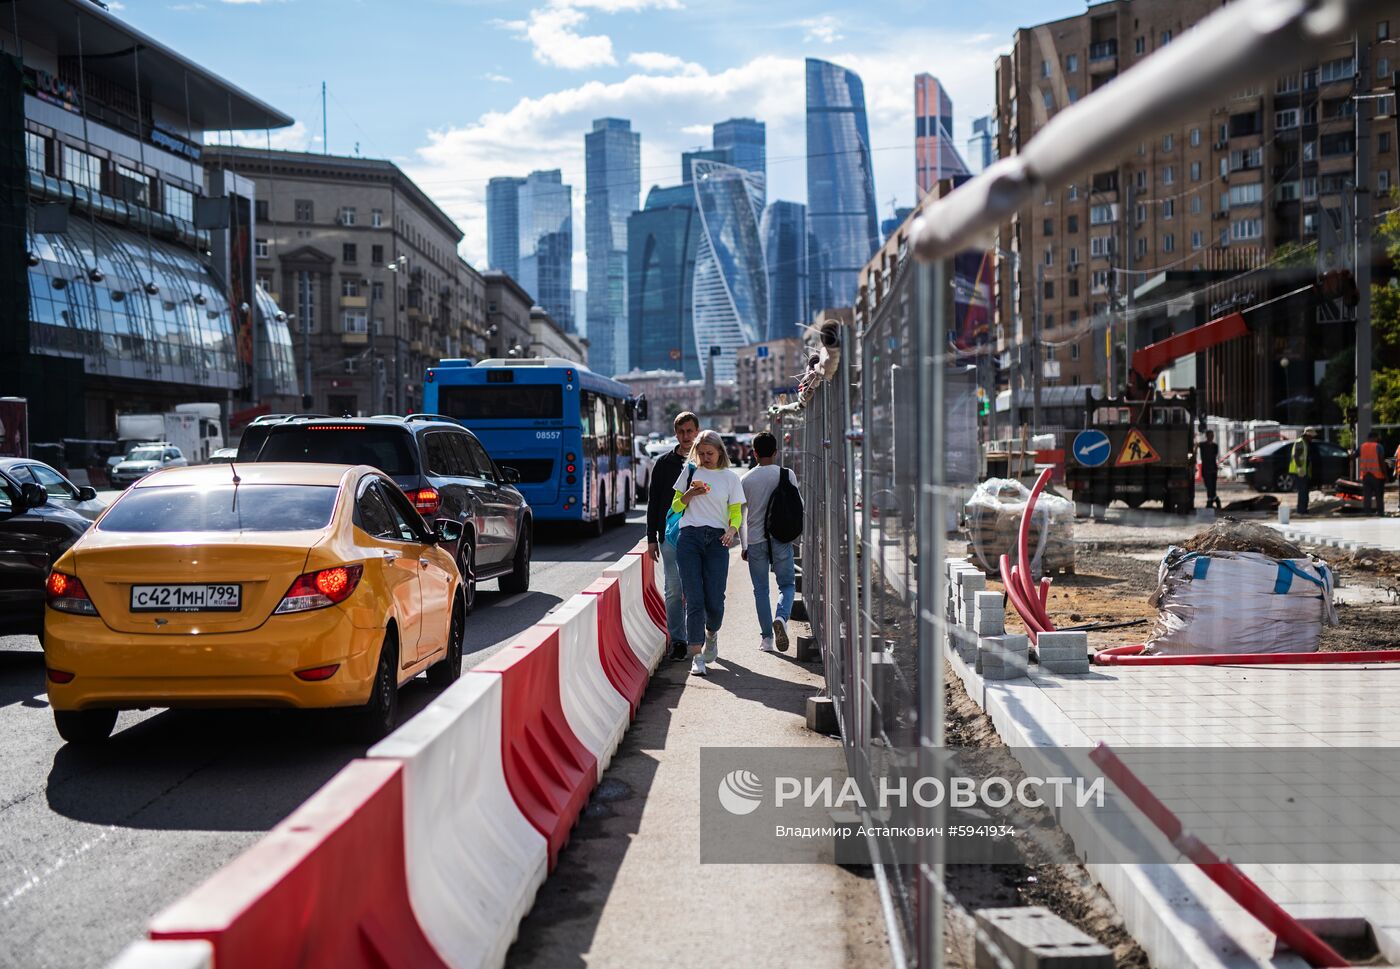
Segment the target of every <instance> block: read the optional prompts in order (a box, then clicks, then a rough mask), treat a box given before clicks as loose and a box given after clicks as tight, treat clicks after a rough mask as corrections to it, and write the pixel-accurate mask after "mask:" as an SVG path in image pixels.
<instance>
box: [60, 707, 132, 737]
mask: <svg viewBox="0 0 1400 969" xmlns="http://www.w3.org/2000/svg"><path fill="white" fill-rule="evenodd" d="M53 720H54V724H55V725H56V726H57V727H58V735H59V736H60V737H62V738H63V739H64V740H66V741H68V742H69V743H70V744H98V743H101V742H102V741H104V740H106V739H107V738H108V737H110V736H111V735H112V728H113V727H115V726H116V725H117V711H115V710H55V711H54V712H53Z"/></svg>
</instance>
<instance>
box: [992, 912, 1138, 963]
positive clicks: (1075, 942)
mask: <svg viewBox="0 0 1400 969" xmlns="http://www.w3.org/2000/svg"><path fill="white" fill-rule="evenodd" d="M974 914H975V916H976V918H977V927H978V928H979V929H981V930H982V932H981V934H980V935H979V937H978V939H977V957H976V959H977V961H976V965H977V969H1000V967H1001V966H1002V965H1003V964H1002V962H1001V961H1000V960H999V959H998V958H997V957H996V954H994V953H993V950H992V947H995V950H996V953H999V954H1000V955H1001V956H1002V957H1003V958H1004V959H1005V960H1006V961H1007V962H1010V963H1011V965H1013V966H1015V967H1016V969H1113V953H1112V951H1110V950H1109V949H1108V948H1107V947H1106V946H1104V945H1102V944H1100V943H1099V942H1097V941H1095V940H1094V939H1093V938H1091V937H1090V936H1088V935H1085V934H1084V933H1083V932H1081V931H1080V930H1079V929H1077V928H1075V927H1074V926H1073V925H1070V924H1069V923H1068V922H1066V921H1065V920H1064V919H1062V918H1060V917H1059V916H1058V915H1056V914H1055V913H1054V912H1051V911H1050V910H1049V909H1048V908H1044V907H1042V906H1039V905H1033V906H1025V907H1022V908H983V909H978V910H977V912H976V913H974Z"/></svg>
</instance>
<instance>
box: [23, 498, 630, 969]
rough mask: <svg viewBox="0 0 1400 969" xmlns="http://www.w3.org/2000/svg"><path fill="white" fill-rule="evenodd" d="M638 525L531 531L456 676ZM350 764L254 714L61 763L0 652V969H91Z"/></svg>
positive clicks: (27, 685)
mask: <svg viewBox="0 0 1400 969" xmlns="http://www.w3.org/2000/svg"><path fill="white" fill-rule="evenodd" d="M642 521H643V513H642V512H640V511H638V512H634V513H633V514H632V516H631V517H630V518H629V521H628V524H627V525H626V526H625V527H622V528H615V529H610V530H609V531H608V532H607V533H606V534H605V535H604V536H603V537H602V538H599V539H590V540H579V539H578V537H577V535H576V533H575V534H570V533H551V532H547V531H545V530H544V529H541V530H540V532H541V534H539V535H537V537H536V538H537V541H536V548H535V558H534V566H533V569H532V572H531V582H530V584H531V589H532V591H530V592H527V593H523V594H520V595H511V596H506V595H502V594H501V593H500V592H498V591H496V583H495V582H489V583H484V584H483V586H482V588H481V589H480V590H479V593H478V597H477V608H476V611H475V612H474V613H473V615H472V616H471V617H470V619H469V622H468V627H467V640H466V659H465V663H464V666H466V667H471V666H474V665H476V664H477V663H480V662H481V661H482V660H484V659H485V658H486V657H488V656H490V655H491V654H492V653H494V652H495V651H496V650H498V649H499V648H500V647H501V646H503V645H504V644H505V643H506V642H508V641H509V640H510V638H511V637H512V636H514V635H515V634H516V633H518V632H520V631H521V630H524V629H526V628H528V627H529V626H531V625H533V624H534V623H535V622H536V621H537V620H538V619H539V618H540V617H541V616H543V615H545V614H546V613H548V612H550V611H551V610H552V609H554V608H555V607H556V606H558V605H559V604H560V603H561V602H562V601H563V600H564V599H566V598H568V597H569V596H572V595H574V594H575V593H577V592H579V591H580V590H582V589H583V588H584V587H585V586H587V585H588V584H589V583H590V582H592V581H593V580H594V579H595V578H597V577H598V576H599V575H600V574H601V572H602V570H603V568H604V567H605V566H606V565H607V564H608V563H610V562H612V561H614V560H616V559H617V558H618V557H619V556H620V555H621V554H622V553H623V552H624V551H625V550H626V549H628V548H630V547H632V546H633V545H635V544H636V543H637V542H638V541H639V540H640V539H641V538H642V535H643V529H642ZM488 590H489V591H488ZM435 695H436V691H435V690H433V689H432V688H431V687H429V686H428V683H427V680H426V678H424V677H421V676H420V677H418V679H416V680H414V681H413V682H412V683H410V684H408V685H407V686H406V687H405V688H404V692H403V695H402V698H401V699H402V705H401V710H402V716H403V718H404V719H407V718H408V717H410V716H412V715H413V714H415V713H417V712H418V711H419V710H421V709H422V708H423V707H424V706H425V705H426V704H427V703H428V702H429V701H430V700H432V698H433V696H435ZM363 752H364V748H363V747H361V746H357V745H354V744H347V743H345V742H344V741H342V740H340V739H339V738H338V737H337V736H336V732H335V726H334V724H333V722H330V721H329V719H328V718H327V717H325V716H324V715H321V714H317V713H315V712H296V711H268V710H262V711H218V712H215V711H174V710H164V711H144V712H130V713H123V714H122V715H121V718H120V719H119V720H118V722H117V733H116V734H115V735H114V736H113V737H112V740H111V741H110V742H109V744H108V745H107V746H106V747H104V748H102V749H101V750H98V751H79V750H78V749H76V748H69V747H67V746H66V745H65V744H64V743H63V741H62V740H61V739H59V736H58V733H57V732H56V731H55V729H54V726H53V716H52V714H51V713H50V711H49V707H48V702H47V699H46V697H45V691H44V674H43V654H42V652H41V651H40V648H39V643H38V640H37V639H34V638H33V637H22V636H13V637H0V967H5V969H8V967H24V969H48V967H53V969H81V967H90V966H92V967H100V966H103V965H105V964H106V963H107V962H108V961H109V960H111V959H112V957H114V956H115V955H116V954H117V953H118V952H120V951H121V950H122V948H123V947H125V946H126V945H127V944H128V943H130V942H132V941H134V940H136V939H139V938H141V937H142V936H143V935H144V931H145V926H146V922H147V920H149V919H150V918H151V916H153V915H155V914H156V912H158V911H159V910H160V909H162V908H163V907H164V906H166V905H167V904H169V903H170V902H172V901H174V900H175V899H176V898H178V897H180V895H182V894H183V893H184V892H186V891H188V890H189V889H190V888H193V887H194V886H195V885H198V884H199V883H200V882H202V881H203V880H204V879H205V878H207V877H208V876H209V875H210V874H212V873H213V872H214V871H216V870H217V869H218V868H219V867H220V866H221V865H223V864H224V863H225V862H226V861H228V860H229V859H231V858H233V857H234V856H235V855H237V854H238V853H239V852H241V851H242V850H243V849H244V848H246V847H248V846H249V845H251V844H252V843H253V842H255V841H257V839H258V838H259V836H261V834H262V833H263V832H264V831H267V830H268V829H269V828H271V827H272V826H273V825H275V824H277V822H279V821H281V820H282V819H283V818H285V817H286V816H287V815H288V814H289V813H291V811H292V810H293V809H295V808H296V807H297V806H298V805H300V804H301V803H302V802H303V801H305V800H306V798H307V797H308V796H309V795H310V794H312V793H313V792H314V791H315V790H316V789H317V788H319V787H320V786H321V785H322V784H324V783H325V782H326V781H327V780H329V779H330V777H331V776H332V775H333V774H335V772H336V771H338V770H339V769H340V768H341V767H342V766H343V765H344V764H345V763H347V762H348V761H350V760H352V759H354V758H355V757H357V756H359V755H360V754H362V753H363Z"/></svg>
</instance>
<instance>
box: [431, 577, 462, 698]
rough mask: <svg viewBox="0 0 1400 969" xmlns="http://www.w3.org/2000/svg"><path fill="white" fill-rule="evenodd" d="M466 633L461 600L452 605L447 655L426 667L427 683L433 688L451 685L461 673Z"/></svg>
mask: <svg viewBox="0 0 1400 969" xmlns="http://www.w3.org/2000/svg"><path fill="white" fill-rule="evenodd" d="M466 633H467V621H466V616H465V615H463V609H462V600H461V599H460V598H459V599H458V600H457V602H456V603H455V604H454V605H453V606H452V625H451V626H449V627H448V629H447V655H446V656H444V657H443V658H442V659H440V660H438V661H437V662H436V663H434V664H433V665H432V666H429V667H428V685H429V686H431V687H432V688H433V689H435V690H443V689H446V688H447V687H449V686H451V685H452V684H453V683H455V682H456V681H457V678H458V677H459V676H461V675H462V639H463V638H464V637H465V636H466Z"/></svg>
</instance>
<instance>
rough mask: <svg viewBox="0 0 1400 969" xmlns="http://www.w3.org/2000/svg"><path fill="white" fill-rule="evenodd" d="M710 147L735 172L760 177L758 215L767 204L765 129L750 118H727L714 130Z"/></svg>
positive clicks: (766, 144) (766, 139) (760, 123)
mask: <svg viewBox="0 0 1400 969" xmlns="http://www.w3.org/2000/svg"><path fill="white" fill-rule="evenodd" d="M714 146H715V149H716V150H717V151H724V152H728V154H729V157H728V158H727V159H724V158H721V159H717V160H718V161H727V162H728V164H730V165H733V166H735V167H736V168H742V169H743V170H744V171H746V172H753V173H755V174H757V175H762V176H763V186H762V187H761V188H760V194H759V200H760V211H761V210H762V208H761V206H762V204H766V202H767V194H768V192H767V182H768V134H767V126H766V125H765V124H764V123H763V122H762V121H755V120H754V119H753V118H730V119H729V120H728V121H721V122H720V123H719V124H717V125H715V127H714Z"/></svg>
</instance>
